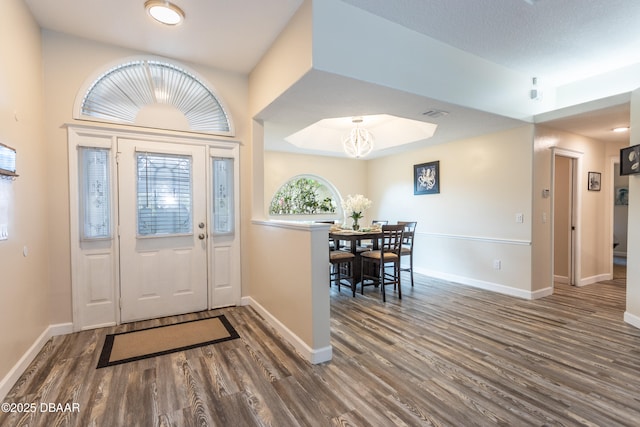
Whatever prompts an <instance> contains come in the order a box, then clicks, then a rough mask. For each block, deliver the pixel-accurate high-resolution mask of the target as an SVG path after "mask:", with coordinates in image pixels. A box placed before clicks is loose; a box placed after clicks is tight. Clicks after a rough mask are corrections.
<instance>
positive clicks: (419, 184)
mask: <svg viewBox="0 0 640 427" xmlns="http://www.w3.org/2000/svg"><path fill="white" fill-rule="evenodd" d="M439 192H440V161H439V160H437V161H435V162H428V163H420V164H419V165H413V194H415V195H419V194H436V193H439Z"/></svg>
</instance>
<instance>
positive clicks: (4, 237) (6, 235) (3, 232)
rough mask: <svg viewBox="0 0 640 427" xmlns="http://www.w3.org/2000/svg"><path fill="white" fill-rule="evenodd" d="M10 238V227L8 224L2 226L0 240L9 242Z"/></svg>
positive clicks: (0, 227)
mask: <svg viewBox="0 0 640 427" xmlns="http://www.w3.org/2000/svg"><path fill="white" fill-rule="evenodd" d="M8 238H9V227H8V226H7V224H2V225H0V240H7V239H8Z"/></svg>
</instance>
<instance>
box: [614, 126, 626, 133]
mask: <svg viewBox="0 0 640 427" xmlns="http://www.w3.org/2000/svg"><path fill="white" fill-rule="evenodd" d="M611 130H612V131H613V132H627V131H628V130H629V126H622V127H619V128H613V129H611Z"/></svg>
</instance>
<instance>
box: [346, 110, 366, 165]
mask: <svg viewBox="0 0 640 427" xmlns="http://www.w3.org/2000/svg"><path fill="white" fill-rule="evenodd" d="M351 122H352V123H355V125H356V127H354V128H353V129H351V132H350V133H349V136H347V137H346V138H345V139H344V140H343V141H342V145H343V147H344V151H345V153H347V154H348V155H349V156H351V157H355V158H356V159H359V158H360V157H364V156H366V155H367V154H369V153H370V152H371V150H373V136H372V135H371V133H370V132H369V131H368V130H366V129H364V128H361V127H360V123H362V117H354V118H353V119H351Z"/></svg>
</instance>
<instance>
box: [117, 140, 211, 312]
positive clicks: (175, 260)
mask: <svg viewBox="0 0 640 427" xmlns="http://www.w3.org/2000/svg"><path fill="white" fill-rule="evenodd" d="M206 161H207V156H206V147H203V146H196V145H186V144H184V145H183V144H172V143H166V142H162V143H158V142H154V141H146V140H134V139H124V138H123V139H118V188H119V219H120V223H119V226H120V227H119V238H120V310H121V321H122V322H130V321H134V320H140V319H150V318H156V317H161V316H168V315H175V314H181V313H188V312H193V311H199V310H205V309H207V301H208V295H207V289H208V286H207V234H208V233H207V224H206V220H207V197H206V191H207V189H206V186H207V185H206V183H207V179H206V167H207V165H206Z"/></svg>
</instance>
